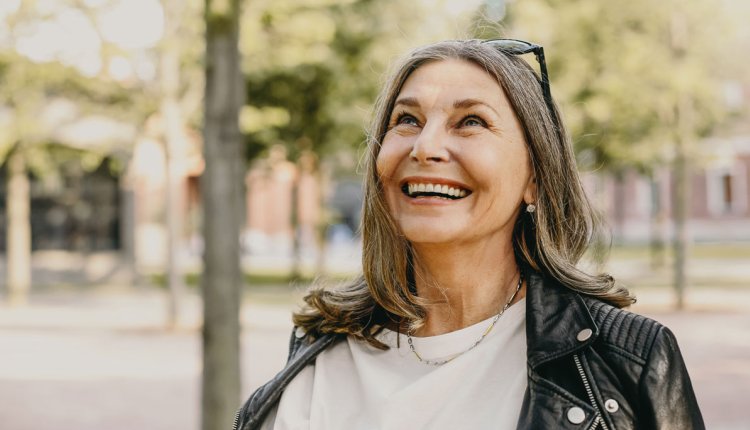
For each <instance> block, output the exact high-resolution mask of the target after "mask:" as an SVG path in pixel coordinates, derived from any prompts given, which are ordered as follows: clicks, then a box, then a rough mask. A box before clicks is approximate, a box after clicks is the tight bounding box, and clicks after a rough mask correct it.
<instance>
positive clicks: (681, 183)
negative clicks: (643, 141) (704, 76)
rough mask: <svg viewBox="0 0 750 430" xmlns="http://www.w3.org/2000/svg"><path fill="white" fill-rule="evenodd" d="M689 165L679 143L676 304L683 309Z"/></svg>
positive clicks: (675, 191)
mask: <svg viewBox="0 0 750 430" xmlns="http://www.w3.org/2000/svg"><path fill="white" fill-rule="evenodd" d="M688 176H689V175H688V166H687V160H686V156H685V153H684V148H683V144H682V143H678V144H677V155H676V157H675V161H674V210H673V213H674V215H673V216H674V228H675V235H674V288H675V294H676V299H677V301H676V306H677V309H678V310H681V309H683V308H684V306H685V290H686V289H687V273H686V270H687V254H688V252H687V250H688V231H687V217H688V179H689V177H688Z"/></svg>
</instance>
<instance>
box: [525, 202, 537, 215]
mask: <svg viewBox="0 0 750 430" xmlns="http://www.w3.org/2000/svg"><path fill="white" fill-rule="evenodd" d="M534 211H536V205H535V204H534V203H529V204H528V205H526V212H528V213H530V214H533V213H534Z"/></svg>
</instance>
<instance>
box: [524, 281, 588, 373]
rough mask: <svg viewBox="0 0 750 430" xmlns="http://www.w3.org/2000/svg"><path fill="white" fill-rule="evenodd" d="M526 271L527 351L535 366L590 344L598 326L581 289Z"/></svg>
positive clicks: (529, 361)
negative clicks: (576, 289) (574, 288)
mask: <svg viewBox="0 0 750 430" xmlns="http://www.w3.org/2000/svg"><path fill="white" fill-rule="evenodd" d="M527 273H528V278H527V281H526V347H527V352H526V354H527V361H528V364H529V366H530V367H531V368H532V369H533V368H536V367H537V366H539V365H540V364H542V363H545V362H547V361H549V360H554V359H555V358H558V357H561V356H563V355H566V354H569V353H571V352H573V351H576V350H578V349H581V348H584V347H586V346H588V345H589V344H591V343H592V342H594V340H596V337H597V336H598V334H599V330H598V328H597V326H596V324H595V323H594V320H593V318H592V317H591V313H589V310H588V308H587V307H586V304H585V303H584V301H583V298H582V297H581V295H580V294H579V293H577V292H575V291H573V290H571V289H570V288H567V287H565V286H563V285H561V284H560V283H559V282H557V281H556V280H554V279H552V278H549V277H546V276H544V275H542V274H540V273H538V272H535V271H531V270H529V271H528V272H527ZM586 329H589V330H591V332H590V333H589V332H588V331H587V330H586Z"/></svg>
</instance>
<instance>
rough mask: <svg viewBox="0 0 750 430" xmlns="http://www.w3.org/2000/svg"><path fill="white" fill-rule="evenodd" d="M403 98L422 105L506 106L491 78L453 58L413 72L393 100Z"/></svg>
mask: <svg viewBox="0 0 750 430" xmlns="http://www.w3.org/2000/svg"><path fill="white" fill-rule="evenodd" d="M405 98H416V99H417V100H420V101H421V102H422V103H436V102H439V101H442V100H444V101H451V102H452V101H453V100H457V99H475V100H480V101H482V102H485V103H487V104H490V105H492V106H496V107H500V106H504V105H507V104H508V102H507V99H506V97H505V93H504V92H503V90H502V88H501V87H500V84H498V82H497V81H496V80H495V78H494V77H493V76H492V75H490V74H489V73H488V72H487V71H486V70H485V69H483V68H482V67H481V66H479V65H478V64H476V63H473V62H470V61H466V60H456V59H450V60H438V61H432V62H429V63H427V64H424V65H422V66H420V67H419V68H418V69H416V70H415V71H414V72H413V73H412V74H411V75H410V76H409V77H408V78H407V79H406V82H404V85H403V87H402V88H401V91H400V92H399V94H398V97H397V98H396V99H397V100H398V99H405Z"/></svg>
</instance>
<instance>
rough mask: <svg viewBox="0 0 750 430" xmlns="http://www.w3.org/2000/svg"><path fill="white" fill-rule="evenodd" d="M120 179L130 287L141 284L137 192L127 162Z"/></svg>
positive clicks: (124, 251) (122, 233) (123, 250)
mask: <svg viewBox="0 0 750 430" xmlns="http://www.w3.org/2000/svg"><path fill="white" fill-rule="evenodd" d="M125 165H126V167H125V170H124V172H123V174H122V176H121V177H120V182H119V187H120V220H121V221H120V249H121V255H122V261H123V266H124V269H125V274H126V280H125V282H127V284H128V285H130V286H134V285H137V284H138V282H140V279H139V276H138V272H137V270H138V269H137V267H136V261H135V211H136V208H135V206H136V201H135V190H134V178H133V172H132V166H131V165H130V164H129V163H128V162H125Z"/></svg>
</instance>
